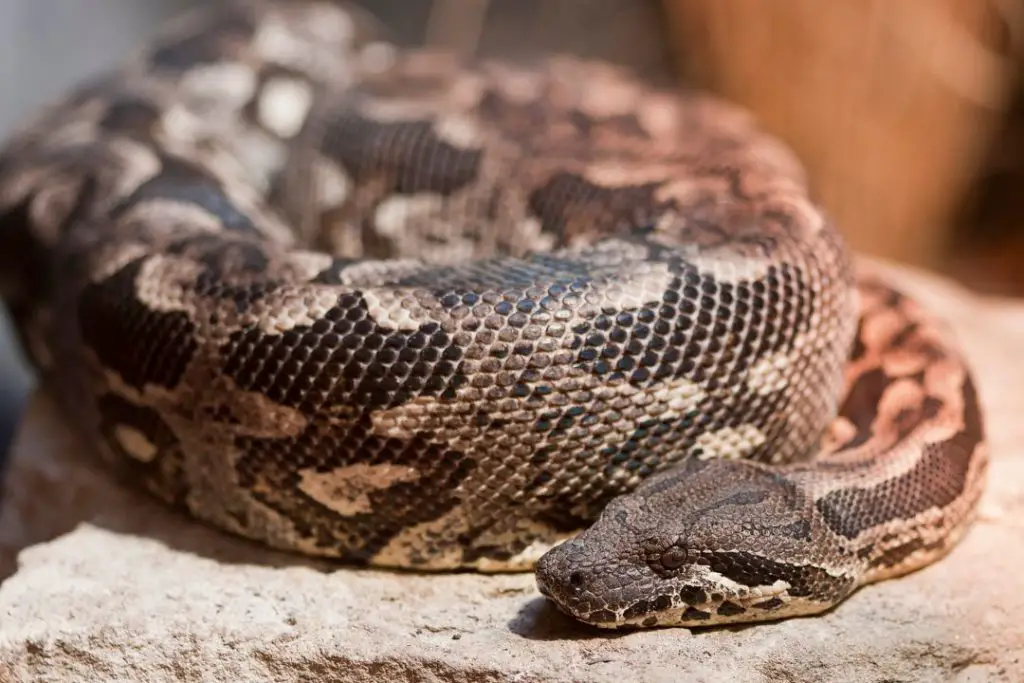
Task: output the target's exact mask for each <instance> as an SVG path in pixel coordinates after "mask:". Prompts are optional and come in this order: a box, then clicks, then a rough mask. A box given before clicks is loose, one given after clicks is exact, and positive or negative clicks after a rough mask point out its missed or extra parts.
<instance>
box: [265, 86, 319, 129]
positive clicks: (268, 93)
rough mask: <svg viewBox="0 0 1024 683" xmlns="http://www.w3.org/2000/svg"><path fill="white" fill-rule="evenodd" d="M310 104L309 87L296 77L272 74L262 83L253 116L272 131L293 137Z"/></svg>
mask: <svg viewBox="0 0 1024 683" xmlns="http://www.w3.org/2000/svg"><path fill="white" fill-rule="evenodd" d="M312 106H313V88H312V87H311V86H310V85H309V84H308V83H303V82H302V81H300V80H297V79H291V78H275V79H274V80H272V81H270V82H268V83H266V84H265V85H264V86H263V92H262V93H260V98H259V102H258V104H257V116H258V117H259V120H260V121H261V122H262V123H263V125H264V126H266V127H267V128H269V129H270V130H271V131H273V132H274V133H275V134H276V135H278V136H280V137H282V138H284V139H289V138H293V137H295V135H297V134H298V132H299V131H300V130H302V126H303V125H304V124H305V123H306V117H307V116H309V111H310V109H311V108H312Z"/></svg>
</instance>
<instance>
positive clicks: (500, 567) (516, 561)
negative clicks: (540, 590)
mask: <svg viewBox="0 0 1024 683" xmlns="http://www.w3.org/2000/svg"><path fill="white" fill-rule="evenodd" d="M573 535H574V534H571V533H569V534H565V535H564V536H562V537H561V538H559V539H558V540H555V541H542V540H535V541H533V542H532V543H530V545H528V546H526V547H525V548H523V550H521V551H520V552H518V553H516V554H515V555H513V556H512V557H510V558H508V559H507V560H494V559H490V558H481V559H479V560H477V561H476V564H475V565H474V567H475V568H476V570H477V571H479V572H482V573H494V572H522V571H529V570H531V569H533V568H534V567H535V566H536V564H537V560H539V559H540V558H541V556H542V555H543V554H544V553H546V552H548V551H549V550H551V549H552V548H554V547H555V546H558V545H561V544H562V543H564V542H565V541H566V539H568V538H570V537H571V536H573Z"/></svg>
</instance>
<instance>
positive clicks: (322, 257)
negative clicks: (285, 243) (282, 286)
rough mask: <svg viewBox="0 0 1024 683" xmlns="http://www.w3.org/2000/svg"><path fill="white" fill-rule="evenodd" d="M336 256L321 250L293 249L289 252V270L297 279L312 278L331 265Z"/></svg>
mask: <svg viewBox="0 0 1024 683" xmlns="http://www.w3.org/2000/svg"><path fill="white" fill-rule="evenodd" d="M332 263H334V258H333V257H332V256H331V255H330V254H325V253H323V252H321V251H292V252H289V254H288V264H287V270H288V271H290V272H291V273H292V274H293V275H294V277H295V279H296V280H299V281H300V282H301V281H304V280H311V279H312V278H314V277H316V276H317V275H318V274H320V273H322V272H323V271H325V270H326V269H328V268H330V267H331V264H332Z"/></svg>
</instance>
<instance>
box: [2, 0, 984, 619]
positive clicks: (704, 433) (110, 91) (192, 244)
mask: <svg viewBox="0 0 1024 683" xmlns="http://www.w3.org/2000/svg"><path fill="white" fill-rule="evenodd" d="M0 237H2V239H3V240H5V241H6V244H5V247H6V248H4V249H3V250H2V255H0V259H2V261H3V263H2V268H0V274H2V284H3V287H4V289H3V291H4V294H5V297H6V300H7V302H8V305H9V307H10V310H11V311H12V313H13V315H14V317H15V319H16V321H17V324H18V329H19V331H20V334H21V336H22V339H23V341H24V346H25V348H26V349H27V350H28V352H29V353H30V355H31V356H32V358H33V360H34V362H35V363H36V364H37V366H38V367H39V369H40V371H41V373H42V375H43V377H44V378H45V379H46V381H47V383H48V384H49V386H50V387H51V389H52V391H53V392H54V393H55V394H56V395H57V396H58V397H59V398H60V400H61V402H62V404H63V406H64V407H65V410H66V411H67V415H69V416H70V417H72V418H73V421H74V423H75V424H76V425H77V426H78V427H79V428H80V429H82V430H83V432H84V434H86V435H88V436H89V437H90V440H91V441H92V442H94V443H95V444H97V446H98V448H99V450H100V451H101V452H102V454H103V455H104V457H105V459H106V460H107V461H109V463H110V464H111V466H112V467H114V468H116V470H117V471H118V472H119V473H120V474H122V475H123V476H124V477H126V478H127V479H128V480H130V481H132V482H133V483H135V484H136V485H138V486H139V487H141V488H144V489H146V490H148V491H149V492H151V493H152V494H155V495H156V496H158V497H160V498H162V499H164V500H165V501H167V502H169V503H172V504H174V505H176V506H178V507H180V508H183V509H185V510H187V511H189V512H190V513H191V514H193V515H195V516H196V517H198V518H200V519H202V520H205V521H207V522H209V523H211V524H213V525H216V526H218V527H220V528H222V529H226V530H229V531H231V532H234V533H237V534H241V535H243V536H246V537H249V538H251V539H255V540H258V541H261V542H263V543H265V544H268V545H270V546H273V547H276V548H284V549H290V550H295V551H299V552H303V553H308V554H312V555H319V556H330V557H340V558H343V559H345V560H348V561H353V562H363V563H369V564H373V565H378V566H388V567H408V568H413V569H430V570H440V569H458V568H475V569H478V570H482V571H495V570H512V569H516V570H522V569H529V568H532V567H534V566H535V567H536V572H537V581H538V585H539V587H540V589H541V592H542V593H544V594H545V595H547V596H549V597H550V598H551V599H552V600H553V601H554V602H555V603H556V604H557V605H558V606H559V608H561V609H562V610H564V611H566V612H567V613H569V614H571V615H573V616H575V617H576V618H578V619H580V620H582V621H585V622H588V623H592V624H596V625H598V626H622V625H640V626H653V625H684V626H693V625H704V624H717V623H723V622H735V621H751V620H766V619H775V618H780V617H786V616H792V615H798V614H810V613H815V612H820V611H822V610H824V609H826V608H828V607H830V606H832V605H834V604H836V603H837V602H839V601H840V600H842V599H843V598H844V597H846V596H847V595H848V594H850V593H851V592H852V591H853V590H854V589H855V588H856V587H858V586H860V585H863V584H865V583H867V582H870V581H874V580H877V579H881V578H885V577H890V576H896V575H899V574H902V573H905V572H907V571H910V570H913V569H915V568H918V567H920V566H923V565H925V564H928V563H930V562H932V561H934V560H935V559H937V558H939V557H940V556H941V555H943V554H944V553H945V552H946V551H947V550H948V549H949V548H950V547H951V546H952V545H953V544H954V543H955V542H956V540H957V539H958V538H959V537H960V536H961V534H962V533H963V531H964V529H965V527H966V526H967V524H968V522H969V520H970V518H971V516H972V511H973V510H974V508H975V504H976V502H977V499H978V497H979V494H980V491H981V489H982V486H983V480H984V472H985V467H986V455H985V452H986V451H985V443H984V438H983V428H982V419H981V416H980V413H979V405H978V400H977V397H976V395H975V390H974V386H973V384H972V381H971V377H970V374H969V371H968V369H967V368H966V366H965V364H964V362H963V360H962V359H961V356H960V354H959V352H958V351H957V350H956V348H955V347H954V346H953V344H952V343H951V340H950V339H949V337H948V333H947V332H946V330H945V328H944V327H943V326H942V325H941V324H940V323H939V322H937V321H936V320H935V319H934V318H932V317H931V316H930V315H928V314H927V313H926V312H925V311H923V310H921V308H920V307H919V306H918V305H916V304H915V302H914V301H912V300H911V299H909V298H908V297H907V296H905V295H904V294H902V293H900V292H898V291H896V290H894V289H892V288H891V287H890V286H888V285H887V284H886V283H885V282H884V281H883V280H882V279H880V278H879V277H877V276H875V275H872V274H870V272H867V271H858V273H859V274H858V275H856V276H855V274H854V273H855V269H854V264H853V261H852V259H851V257H850V255H849V254H848V253H847V251H846V249H845V247H844V246H843V243H842V241H841V239H840V238H839V236H838V233H837V232H836V230H835V229H834V228H833V226H832V225H831V224H830V223H829V222H828V220H827V219H826V217H825V216H824V215H823V214H822V213H821V211H820V210H819V209H818V208H817V207H816V206H815V204H814V203H813V202H812V201H811V200H810V199H809V198H808V196H807V190H806V187H805V179H804V176H803V172H802V170H801V168H800V166H799V164H798V163H797V162H796V161H795V159H794V157H793V156H792V155H791V154H790V153H789V151H788V150H786V149H785V148H784V147H783V146H781V145H780V144H779V143H778V142H776V141H775V140H774V139H773V138H771V137H770V136H767V135H765V134H764V133H762V132H760V131H759V130H758V129H757V127H756V126H755V125H754V123H753V122H752V121H751V120H750V118H749V117H748V116H747V115H746V114H745V113H743V112H741V111H739V110H737V109H735V108H733V107H731V106H729V105H727V104H725V103H723V102H720V101H718V100H715V99H713V98H711V97H709V96H706V95H702V94H694V93H667V92H661V91H658V90H656V89H653V88H648V87H646V86H642V85H641V84H640V83H638V82H637V81H635V80H634V79H633V78H632V77H631V76H630V75H629V74H625V73H622V72H620V71H619V70H617V69H615V68H613V67H611V66H608V65H603V64H594V63H585V62H580V61H577V60H573V59H569V58H550V59H547V60H545V61H543V62H542V63H541V64H540V65H539V66H537V67H531V68H527V67H514V66H511V65H507V64H501V63H492V62H487V63H481V64H478V65H475V66H473V67H460V66H457V65H455V64H454V62H453V61H452V60H450V59H447V58H445V57H444V56H443V55H441V54H436V53H431V52H428V51H425V50H422V51H405V50H399V49H397V48H395V47H394V46H392V45H390V44H388V43H387V42H385V41H384V40H383V39H382V38H380V37H379V34H378V33H377V32H376V29H375V28H374V26H373V23H372V22H371V21H370V20H369V19H368V18H367V17H366V16H364V15H363V14H362V13H360V12H358V11H356V10H354V9H351V8H346V7H344V6H343V5H341V4H338V3H333V2H313V1H306V0H282V1H280V2H270V1H268V0H233V1H229V2H224V3H219V4H217V5H214V6H211V7H208V8H205V9H203V10H201V11H200V12H198V13H196V14H193V15H190V16H189V17H188V18H185V19H183V20H182V21H181V22H179V23H178V24H176V25H174V26H173V27H170V28H169V29H168V31H167V32H165V33H163V34H161V36H160V37H159V38H158V39H157V40H156V41H155V43H154V44H153V45H152V46H151V47H150V48H149V49H147V50H146V51H145V53H144V54H143V55H141V56H139V57H138V58H136V59H133V60H131V61H130V62H128V63H126V65H125V66H124V67H123V68H121V69H119V70H117V71H116V72H113V73H111V74H107V75H104V76H102V77H100V78H98V79H95V80H93V81H91V82H89V83H87V84H84V85H83V86H81V87H80V88H79V89H77V90H76V91H75V92H74V93H72V94H71V95H70V96H69V97H67V98H66V99H65V100H63V101H62V102H60V103H59V104H57V105H55V106H53V107H51V108H50V109H48V110H47V111H45V112H43V113H41V114H40V115H39V116H37V117H36V118H35V119H34V120H33V121H32V122H31V123H30V125H28V126H27V127H25V128H24V129H22V130H21V131H19V132H18V133H17V134H16V135H15V136H13V137H12V139H11V140H10V141H9V143H8V145H7V147H6V149H5V150H4V151H3V153H2V156H0ZM841 399H843V400H842V401H841ZM586 527H589V528H586ZM584 528H586V530H584V531H582V533H580V534H578V535H575V536H574V534H576V532H578V531H579V530H580V529H584ZM567 538H570V539H571V540H567V541H565V542H564V543H561V544H560V545H556V543H557V542H559V541H562V540H564V539H567ZM552 546H555V547H554V548H553V549H551V548H552ZM549 549H550V550H549ZM538 558H539V561H538Z"/></svg>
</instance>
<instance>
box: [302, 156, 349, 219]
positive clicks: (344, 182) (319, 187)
mask: <svg viewBox="0 0 1024 683" xmlns="http://www.w3.org/2000/svg"><path fill="white" fill-rule="evenodd" d="M311 175H312V178H311V179H310V184H311V186H312V189H313V193H314V198H313V201H314V203H315V204H316V206H318V207H322V208H334V207H338V206H341V205H342V204H344V203H345V202H346V200H348V197H349V195H350V194H351V193H352V180H351V179H350V178H349V176H348V174H347V173H346V172H345V171H343V170H342V169H341V168H339V167H338V166H336V165H335V164H332V163H331V162H329V161H327V160H325V159H317V160H316V161H315V162H313V166H312V169H311Z"/></svg>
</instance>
